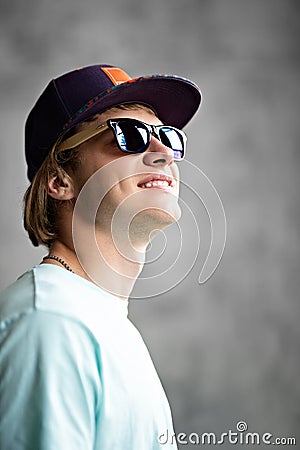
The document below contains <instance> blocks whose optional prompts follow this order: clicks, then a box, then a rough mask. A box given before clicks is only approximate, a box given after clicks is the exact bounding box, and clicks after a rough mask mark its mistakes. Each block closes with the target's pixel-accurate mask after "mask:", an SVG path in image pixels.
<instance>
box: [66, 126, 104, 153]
mask: <svg viewBox="0 0 300 450" xmlns="http://www.w3.org/2000/svg"><path fill="white" fill-rule="evenodd" d="M108 128H109V127H108V125H107V123H102V124H101V125H98V126H97V127H96V128H92V129H91V128H87V129H86V130H83V131H80V132H79V133H76V134H74V136H71V137H70V138H68V139H66V140H65V141H63V142H62V143H61V144H59V146H58V150H59V151H63V150H69V149H71V148H75V147H77V146H78V145H80V144H82V143H83V142H85V141H87V140H88V139H91V138H92V137H94V136H97V134H100V133H102V132H103V131H105V130H107V129H108Z"/></svg>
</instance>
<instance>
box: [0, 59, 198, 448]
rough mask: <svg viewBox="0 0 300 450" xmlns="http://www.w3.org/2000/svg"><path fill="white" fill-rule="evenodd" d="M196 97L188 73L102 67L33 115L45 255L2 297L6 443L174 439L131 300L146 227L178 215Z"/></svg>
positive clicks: (35, 229) (39, 239)
mask: <svg viewBox="0 0 300 450" xmlns="http://www.w3.org/2000/svg"><path fill="white" fill-rule="evenodd" d="M200 99H201V97H200V92H199V89H198V87H197V86H196V85H195V84H194V83H192V82H191V81H189V80H186V79H183V78H179V77H175V76H172V75H168V76H167V75H152V76H144V77H139V78H136V79H131V78H130V77H129V76H128V75H127V74H126V73H125V72H124V71H123V70H121V69H119V68H116V67H113V66H109V65H97V66H90V67H86V68H82V69H77V70H75V71H72V72H70V73H67V74H65V75H63V76H61V77H58V78H57V79H55V80H52V81H51V82H50V83H49V85H48V86H47V88H46V89H45V90H44V92H43V93H42V94H41V96H40V97H39V99H38V101H37V102H36V104H35V106H34V107H33V109H32V111H31V112H30V114H29V116H28V119H27V122H26V127H25V151H26V161H27V164H28V177H29V180H30V182H31V184H30V186H29V188H28V190H27V192H26V194H25V210H24V225H25V228H26V230H27V231H28V234H29V237H30V239H31V241H32V243H33V244H34V245H35V246H37V245H40V244H42V245H46V246H47V247H48V250H49V252H48V255H47V256H45V258H44V259H43V261H42V263H41V264H39V265H37V266H35V267H34V268H33V269H31V270H29V271H28V272H26V273H25V274H24V275H23V276H21V277H20V278H19V279H18V280H17V281H16V282H15V283H14V284H13V285H12V286H10V287H9V288H7V289H6V290H5V291H4V292H3V293H2V295H1V297H0V312H1V327H0V330H1V334H0V349H1V355H0V356H1V359H0V377H1V387H0V447H1V449H3V450H9V449H13V450H27V449H28V450H29V449H30V450H38V449H40V450H48V449H49V450H50V449H51V450H54V449H55V450H58V449H62V450H69V449H70V450H79V449H80V450H81V449H82V450H92V449H94V450H107V449H116V450H125V449H126V450H127V449H128V450H129V449H130V450H150V449H151V450H152V449H153V450H154V449H160V448H177V447H176V442H175V439H171V440H170V442H168V443H167V444H165V445H164V444H161V443H160V439H159V436H161V435H162V434H163V433H165V432H166V430H168V434H169V435H172V434H173V428H172V419H171V414H170V409H169V405H168V402H167V399H166V397H165V394H164V391H163V388H162V386H161V384H160V381H159V379H158V376H157V374H156V372H155V369H154V367H153V364H152V361H151V358H150V356H149V354H148V351H147V349H146V347H145V344H144V343H143V341H142V338H141V336H140V335H139V333H138V331H137V330H136V329H135V327H134V326H133V324H132V323H131V322H130V321H129V319H128V318H127V306H128V296H129V295H130V292H131V290H132V288H133V286H134V282H135V280H136V278H137V276H138V275H139V273H140V272H141V270H142V267H143V262H144V256H145V251H146V247H147V245H148V243H149V236H150V234H151V233H152V232H153V231H154V230H160V229H163V228H164V227H165V226H167V225H169V224H170V223H172V222H174V220H177V219H178V217H179V216H180V209H179V206H178V183H179V182H178V178H179V177H178V169H177V165H176V164H177V163H176V161H177V160H180V159H182V158H183V156H184V152H185V136H184V134H183V132H182V131H181V128H182V127H183V126H184V125H185V124H186V123H187V122H188V121H189V120H190V119H191V117H192V116H193V115H194V114H195V112H196V110H197V108H198V106H199V104H200Z"/></svg>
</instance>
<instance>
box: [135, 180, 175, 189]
mask: <svg viewBox="0 0 300 450" xmlns="http://www.w3.org/2000/svg"><path fill="white" fill-rule="evenodd" d="M170 185H171V186H174V181H173V180H172V183H170V184H169V182H168V181H167V180H156V181H148V182H147V183H144V184H142V185H141V187H143V188H151V187H157V186H165V187H168V186H170Z"/></svg>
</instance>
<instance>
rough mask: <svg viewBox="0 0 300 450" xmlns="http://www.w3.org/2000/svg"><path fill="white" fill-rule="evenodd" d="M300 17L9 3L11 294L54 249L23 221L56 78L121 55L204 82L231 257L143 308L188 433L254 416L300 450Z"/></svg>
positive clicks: (279, 4)
mask: <svg viewBox="0 0 300 450" xmlns="http://www.w3.org/2000/svg"><path fill="white" fill-rule="evenodd" d="M299 10H300V7H299V2H297V1H294V0H269V1H268V0H264V1H261V0H251V1H249V0H224V1H221V0H219V1H218V0H209V1H208V0H187V1H183V0H177V1H176V2H174V1H172V0H160V1H159V0H152V1H151V2H149V1H148V2H146V1H138V0H110V1H99V0H98V1H97V0H87V1H85V2H82V1H79V0H72V1H71V0H59V1H58V0H52V1H51V2H49V1H46V0H27V1H26V2H22V1H21V0H11V1H9V2H5V3H4V2H3V1H2V2H1V15H0V22H1V27H0V34H1V38H0V54H1V67H0V91H1V112H0V114H1V120H0V127H1V128H0V129H1V153H0V163H1V172H0V173H1V179H0V183H1V189H0V195H1V236H0V239H1V258H0V264H1V280H0V281H1V286H0V287H1V288H4V287H5V286H7V285H8V284H9V283H10V282H12V281H13V280H14V279H15V278H16V277H17V276H18V275H19V274H21V273H22V272H23V271H24V270H26V269H27V268H28V267H30V266H31V265H33V264H36V263H38V262H39V260H40V257H41V256H42V255H43V254H45V251H44V250H43V249H38V250H37V249H33V248H32V247H31V245H30V243H29V242H28V240H27V238H26V236H25V233H24V231H23V229H22V224H21V203H22V195H23V192H24V190H25V188H26V186H27V181H26V176H25V163H24V156H23V124H24V120H25V117H26V114H27V112H28V110H29V109H30V108H31V106H32V104H33V103H34V101H35V99H36V98H37V96H38V95H39V93H40V92H41V90H42V89H43V87H44V86H45V85H46V83H48V81H49V79H50V78H51V77H55V76H57V75H59V74H61V73H63V72H65V71H67V70H69V69H73V68H75V67H79V66H83V65H88V64H93V63H97V62H100V63H101V62H102V63H103V62H107V63H112V64H116V65H119V66H121V67H123V68H124V69H125V70H128V72H129V73H131V75H140V74H143V73H151V72H161V73H177V74H181V75H184V76H186V77H188V78H191V79H193V80H194V81H195V82H197V83H198V84H199V85H200V87H201V89H202V92H203V95H204V102H203V106H202V109H201V111H200V113H199V114H198V116H197V117H196V118H195V119H194V120H193V121H192V123H191V124H190V125H189V126H188V127H187V132H188V135H189V149H190V153H189V160H190V161H192V162H193V163H194V164H196V165H197V166H199V167H200V168H201V169H202V170H203V171H204V172H205V173H206V174H207V175H208V176H209V178H210V179H211V180H212V181H213V183H214V185H215V186H216V188H217V190H218V192H219V193H220V195H221V198H222V201H223V203H224V206H225V210H226V216H227V221H228V238H227V245H226V249H225V253H224V256H223V259H222V262H221V265H220V267H219V268H218V270H217V272H216V273H215V274H214V276H213V277H212V278H211V279H210V280H209V281H208V282H207V283H206V284H204V285H202V286H199V285H198V283H197V278H198V274H199V269H200V265H199V262H198V263H196V265H195V267H194V269H193V270H192V271H191V273H190V274H189V275H188V277H187V278H186V279H185V280H184V281H183V282H182V283H181V284H180V285H179V286H178V287H176V288H175V289H173V290H171V291H170V292H168V293H166V294H164V295H162V296H160V297H159V298H156V299H154V300H151V301H134V302H133V303H132V305H131V316H132V318H133V319H134V321H135V322H136V323H137V325H138V327H139V328H140V329H141V330H142V334H143V336H144V337H145V340H146V342H147V344H148V346H149V347H150V349H151V353H152V356H153V359H154V361H155V363H156V366H157V368H158V371H159V373H160V376H161V379H162V381H163V384H164V385H165V387H166V390H167V393H168V396H169V399H170V403H171V405H172V409H173V415H174V421H175V427H176V430H177V432H179V431H184V432H186V433H189V432H192V431H193V432H198V433H202V432H205V431H207V432H208V431H212V432H215V433H217V434H221V433H222V432H226V431H228V429H230V428H231V429H232V430H234V429H235V424H236V422H237V421H238V420H246V421H247V423H248V426H249V431H257V432H270V433H272V434H274V436H295V437H298V446H299V442H300V441H299V439H300V436H299V434H298V436H297V433H298V430H299V419H300V417H299V416H300V414H299V413H300V410H299V390H300V387H299V368H300V363H299V337H300V331H299V324H298V321H299V288H300V284H299V260H300V254H299V221H300V210H299V201H298V196H299V179H300V178H299V169H300V158H299V144H298V143H299V140H300V133H299V124H298V122H299V110H298V105H299V101H300V95H299V94H300V92H299V91H300V88H299V85H300V83H299V73H300V65H299V63H300V54H299V35H300V32H299ZM191 244H193V243H192V242H191ZM182 448H195V446H193V445H190V446H188V445H186V446H182ZM222 448H224V449H227V448H231V446H230V445H229V444H223V446H222ZM262 448H263V446H262Z"/></svg>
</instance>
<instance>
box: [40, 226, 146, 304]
mask: <svg viewBox="0 0 300 450" xmlns="http://www.w3.org/2000/svg"><path fill="white" fill-rule="evenodd" d="M123 234H124V233H122V230H120V232H119V233H117V235H114V239H113V238H112V236H111V233H107V232H105V231H101V230H97V231H96V232H95V233H94V231H93V232H92V233H91V230H88V229H87V228H85V229H81V230H80V236H81V238H80V239H75V242H74V243H73V239H72V238H68V237H67V236H63V235H62V236H60V238H59V239H57V240H55V241H54V242H53V244H52V246H51V248H50V251H49V254H50V255H56V256H58V257H60V258H61V259H63V260H64V261H65V262H66V263H67V264H68V265H69V266H70V268H71V269H72V271H73V272H75V273H76V274H77V275H79V276H81V277H83V278H85V279H86V280H88V281H90V282H92V283H94V284H96V285H98V286H99V287H100V288H102V289H104V290H106V291H108V292H110V293H111V294H113V295H115V296H116V297H119V298H120V299H122V300H127V299H128V297H129V295H130V293H131V291H132V289H133V287H134V284H135V282H136V279H137V277H138V275H139V274H140V272H141V270H142V268H143V265H144V258H145V249H146V244H145V245H143V246H139V250H136V249H133V247H132V244H131V242H129V241H128V242H126V241H124V236H123ZM45 263H47V264H49V263H50V264H58V265H59V263H58V262H56V261H55V260H46V261H45Z"/></svg>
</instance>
